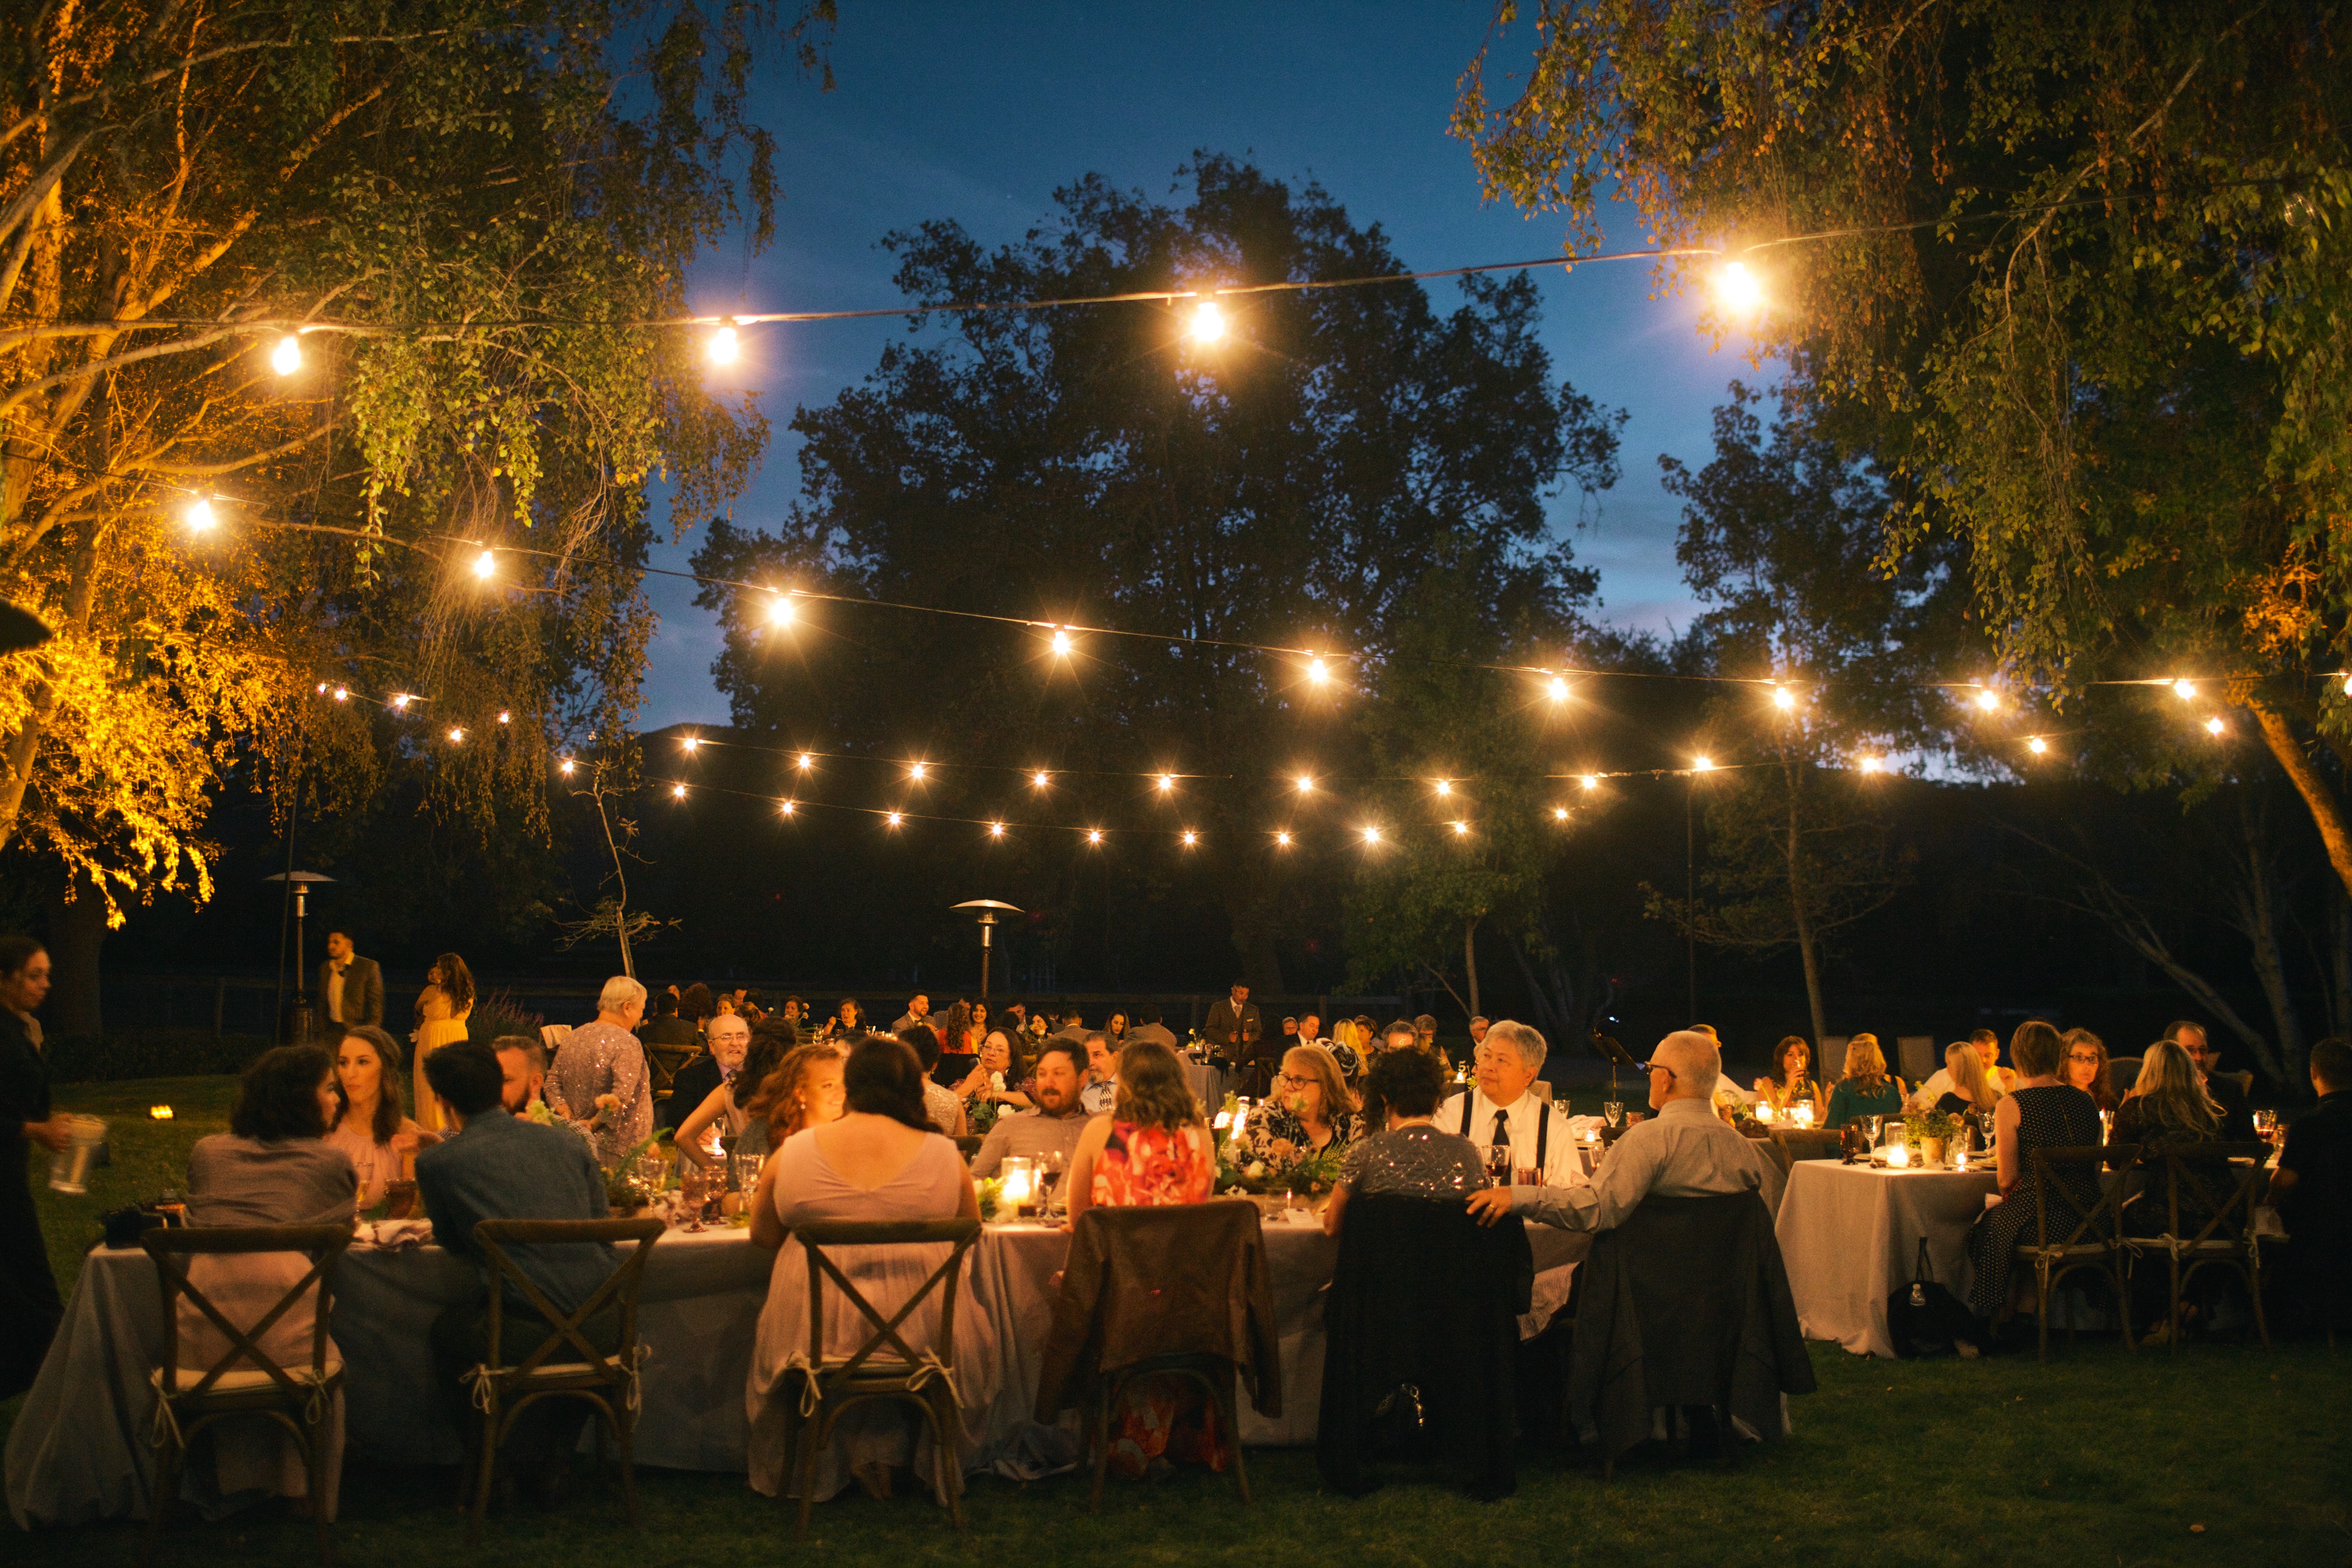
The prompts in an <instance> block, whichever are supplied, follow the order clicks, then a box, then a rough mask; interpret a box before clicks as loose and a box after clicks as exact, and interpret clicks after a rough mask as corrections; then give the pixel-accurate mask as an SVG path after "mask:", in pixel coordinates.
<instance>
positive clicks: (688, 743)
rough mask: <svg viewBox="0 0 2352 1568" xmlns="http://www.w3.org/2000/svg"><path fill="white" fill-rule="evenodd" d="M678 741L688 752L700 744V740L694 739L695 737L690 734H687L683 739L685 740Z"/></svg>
mask: <svg viewBox="0 0 2352 1568" xmlns="http://www.w3.org/2000/svg"><path fill="white" fill-rule="evenodd" d="M680 743H681V744H683V745H684V746H685V747H686V749H687V750H688V751H689V752H691V751H693V750H695V749H696V748H697V747H698V746H700V745H701V744H702V742H700V741H698V740H696V739H695V738H694V737H693V736H691V735H688V737H687V738H686V739H685V741H684V742H680Z"/></svg>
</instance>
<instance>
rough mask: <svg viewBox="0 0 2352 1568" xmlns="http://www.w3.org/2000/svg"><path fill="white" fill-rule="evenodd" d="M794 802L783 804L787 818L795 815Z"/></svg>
mask: <svg viewBox="0 0 2352 1568" xmlns="http://www.w3.org/2000/svg"><path fill="white" fill-rule="evenodd" d="M793 804H794V803H793V802H792V801H789V800H788V801H785V802H784V803H783V805H782V811H783V814H784V815H785V816H791V815H792V814H793Z"/></svg>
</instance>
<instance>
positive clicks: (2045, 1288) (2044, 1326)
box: [2033, 1259, 2050, 1366]
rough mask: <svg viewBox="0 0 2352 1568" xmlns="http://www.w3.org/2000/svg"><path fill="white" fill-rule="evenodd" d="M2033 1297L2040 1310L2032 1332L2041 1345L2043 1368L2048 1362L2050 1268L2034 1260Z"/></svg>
mask: <svg viewBox="0 0 2352 1568" xmlns="http://www.w3.org/2000/svg"><path fill="white" fill-rule="evenodd" d="M2033 1272H2034V1275H2035V1279H2034V1281H2033V1295H2034V1300H2035V1302H2036V1303H2037V1304H2038V1305H2039V1306H2040V1307H2041V1309H2042V1310H2041V1312H2040V1313H2039V1314H2038V1315H2037V1317H2036V1319H2035V1321H2034V1332H2035V1335H2036V1337H2037V1339H2038V1341H2039V1343H2040V1345H2041V1352H2040V1357H2041V1360H2042V1364H2044V1365H2045V1366H2046V1365H2048V1364H2049V1362H2050V1266H2049V1265H2048V1264H2047V1263H2044V1262H2042V1261H2040V1260H2039V1259H2037V1260H2036V1263H2035V1267H2034V1270H2033Z"/></svg>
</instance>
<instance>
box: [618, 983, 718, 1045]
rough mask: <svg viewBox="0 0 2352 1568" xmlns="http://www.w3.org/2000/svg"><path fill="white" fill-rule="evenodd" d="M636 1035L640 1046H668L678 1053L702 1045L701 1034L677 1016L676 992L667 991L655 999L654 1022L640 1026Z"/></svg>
mask: <svg viewBox="0 0 2352 1568" xmlns="http://www.w3.org/2000/svg"><path fill="white" fill-rule="evenodd" d="M635 1033H636V1037H637V1043H638V1044H639V1045H644V1046H667V1047H670V1048H671V1049H673V1050H678V1051H690V1050H692V1049H693V1048H694V1047H697V1046H698V1045H700V1044H701V1043H702V1036H701V1034H700V1032H699V1031H698V1030H697V1029H696V1028H695V1026H693V1025H692V1024H689V1023H688V1022H687V1021H686V1020H685V1019H684V1018H681V1017H679V1016H677V993H676V992H674V991H665V992H663V993H662V994H660V995H658V996H656V997H655V998H654V1016H653V1018H652V1020H651V1021H650V1022H648V1023H644V1024H640V1025H639V1026H637V1028H636V1031H635Z"/></svg>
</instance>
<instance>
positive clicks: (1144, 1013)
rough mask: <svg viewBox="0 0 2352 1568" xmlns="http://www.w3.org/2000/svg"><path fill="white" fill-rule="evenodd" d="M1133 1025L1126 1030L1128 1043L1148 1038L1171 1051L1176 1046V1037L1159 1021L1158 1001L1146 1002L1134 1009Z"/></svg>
mask: <svg viewBox="0 0 2352 1568" xmlns="http://www.w3.org/2000/svg"><path fill="white" fill-rule="evenodd" d="M1135 1017H1136V1025H1135V1027H1133V1028H1132V1029H1129V1031H1128V1032H1127V1038H1128V1041H1129V1044H1133V1043H1135V1042H1136V1041H1139V1040H1150V1042H1151V1043H1152V1044H1154V1045H1159V1046H1166V1047H1168V1048H1169V1049H1170V1050H1171V1051H1172V1050H1174V1049H1175V1048H1176V1037H1175V1036H1174V1035H1173V1034H1172V1033H1171V1032H1170V1031H1169V1029H1168V1026H1166V1025H1164V1024H1162V1023H1161V1022H1160V1004H1159V1003H1157V1002H1146V1003H1145V1004H1144V1005H1142V1006H1140V1007H1138V1008H1137V1009H1136V1010H1135Z"/></svg>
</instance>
